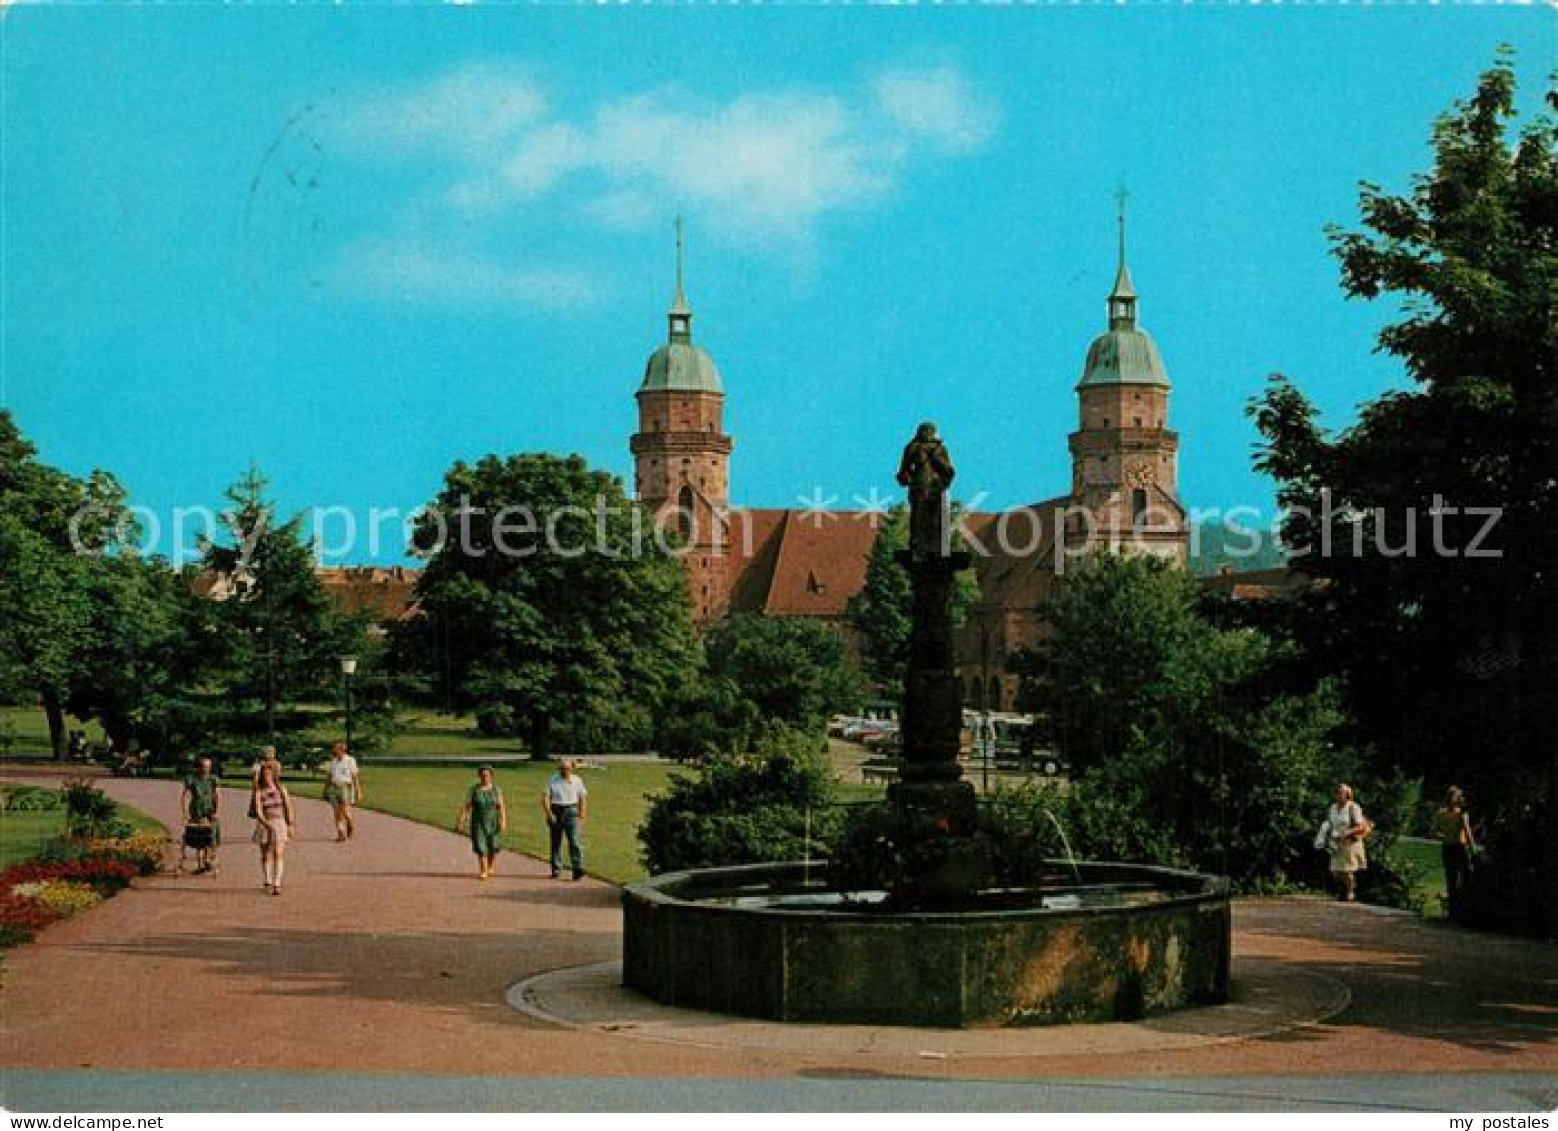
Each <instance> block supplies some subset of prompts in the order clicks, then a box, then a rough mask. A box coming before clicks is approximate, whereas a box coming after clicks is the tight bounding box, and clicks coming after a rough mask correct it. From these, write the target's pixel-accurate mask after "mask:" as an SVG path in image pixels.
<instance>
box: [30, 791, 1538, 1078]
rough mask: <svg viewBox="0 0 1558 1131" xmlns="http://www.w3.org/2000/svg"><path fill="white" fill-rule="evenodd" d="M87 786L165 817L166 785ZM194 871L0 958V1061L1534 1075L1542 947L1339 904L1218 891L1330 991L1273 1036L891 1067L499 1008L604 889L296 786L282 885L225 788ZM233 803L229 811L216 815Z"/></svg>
mask: <svg viewBox="0 0 1558 1131" xmlns="http://www.w3.org/2000/svg"><path fill="white" fill-rule="evenodd" d="M106 788H108V790H109V791H110V792H111V793H112V794H113V795H114V796H115V797H117V798H119V799H121V800H123V801H126V802H128V803H130V804H133V805H135V806H137V807H139V808H141V809H143V810H145V811H147V812H149V813H152V814H153V815H155V816H157V817H158V818H159V819H162V820H163V821H165V822H167V823H168V824H169V826H170V827H173V826H174V825H175V824H176V822H177V787H176V786H174V785H172V784H170V783H166V782H145V781H112V782H108V783H106ZM224 804H225V806H226V808H227V810H228V812H229V814H230V816H229V818H228V820H227V834H228V838H229V843H228V845H227V847H226V849H225V850H224V853H223V856H222V862H221V871H220V873H219V874H218V875H216V876H202V877H198V878H197V877H186V878H182V879H175V878H172V877H167V876H158V877H154V878H152V879H149V880H145V881H141V882H140V884H139V886H138V887H137V888H136V889H135V890H132V891H129V892H126V893H124V894H122V895H120V896H118V897H116V898H114V899H112V900H110V901H109V902H107V903H105V904H104V905H103V906H101V907H99V908H97V909H95V910H93V911H91V912H89V913H87V914H85V915H81V916H79V917H77V918H75V919H72V920H69V921H66V922H64V923H60V924H57V925H56V926H53V927H51V928H49V929H48V930H47V931H45V932H44V933H43V935H42V936H41V937H40V938H39V940H38V941H37V942H35V943H33V944H30V945H27V946H23V947H18V948H16V949H14V950H12V951H10V952H8V953H7V954H6V955H5V958H4V980H3V985H0V1065H4V1066H7V1067H16V1068H20V1067H31V1068H71V1067H88V1066H90V1067H93V1068H125V1069H156V1068H185V1069H217V1068H272V1069H295V1070H308V1069H315V1070H320V1071H331V1070H342V1071H344V1070H355V1071H386V1072H416V1073H491V1074H506V1075H529V1074H536V1075H597V1076H631V1075H780V1074H793V1073H802V1072H804V1073H809V1074H818V1073H832V1072H842V1071H846V1070H855V1071H860V1072H868V1073H869V1072H879V1073H886V1074H905V1075H907V1074H914V1075H920V1076H926V1075H967V1076H980V1077H990V1076H1038V1075H1044V1076H1080V1075H1117V1076H1143V1075H1150V1074H1159V1073H1161V1074H1213V1073H1222V1074H1244V1073H1248V1074H1274V1073H1317V1072H1402V1073H1410V1072H1444V1071H1454V1070H1480V1071H1503V1072H1522V1071H1544V1070H1546V1071H1551V1069H1552V1068H1553V1066H1554V1063H1555V1046H1554V1038H1555V1036H1558V953H1555V948H1554V947H1553V946H1551V945H1547V944H1542V943H1537V942H1530V941H1521V940H1512V939H1503V938H1498V937H1495V936H1489V935H1481V934H1476V933H1473V932H1467V931H1459V930H1455V929H1452V928H1449V927H1445V926H1435V925H1430V924H1423V923H1420V922H1417V921H1415V920H1412V919H1410V918H1407V917H1404V916H1400V915H1394V914H1385V913H1380V912H1376V911H1371V910H1369V909H1365V908H1361V907H1351V906H1338V905H1334V904H1329V903H1324V902H1320V901H1313V900H1284V901H1253V902H1247V903H1242V904H1240V905H1239V906H1238V907H1237V910H1236V915H1235V923H1236V927H1235V949H1236V952H1237V954H1238V956H1239V958H1240V960H1241V961H1244V962H1259V963H1283V964H1293V963H1296V964H1301V965H1303V966H1305V967H1306V968H1308V969H1311V970H1317V971H1320V972H1322V973H1325V974H1327V975H1329V976H1331V977H1333V978H1336V979H1338V980H1341V981H1343V982H1345V983H1346V984H1347V986H1348V988H1349V989H1350V991H1351V993H1352V995H1353V1002H1352V1005H1351V1006H1350V1007H1349V1008H1348V1009H1347V1010H1345V1011H1344V1012H1343V1013H1342V1014H1340V1015H1339V1016H1337V1017H1335V1018H1333V1019H1331V1020H1330V1021H1329V1022H1326V1023H1324V1024H1320V1025H1315V1026H1311V1027H1307V1028H1304V1029H1299V1030H1296V1031H1293V1032H1290V1033H1287V1034H1285V1035H1282V1036H1277V1037H1270V1038H1261V1039H1254V1040H1248V1041H1241V1042H1238V1043H1235V1044H1225V1045H1218V1046H1212V1047H1207V1048H1201V1049H1190V1050H1178V1051H1174V1052H1165V1053H1162V1054H1157V1055H1152V1056H1146V1057H1143V1056H1141V1055H1139V1054H1138V1055H1133V1056H1129V1057H1126V1056H1109V1055H1102V1056H1096V1055H1094V1056H1088V1057H1085V1058H1084V1057H1072V1056H1060V1057H1057V1056H1053V1055H1051V1056H1046V1057H1043V1058H1041V1059H1040V1058H1035V1059H1031V1060H1030V1059H1022V1058H1003V1059H999V1060H989V1061H977V1060H959V1061H926V1060H913V1061H904V1060H900V1061H892V1060H888V1059H884V1058H881V1057H877V1058H862V1057H859V1056H855V1055H849V1056H845V1055H842V1054H841V1053H840V1051H839V1050H830V1049H828V1048H826V1047H819V1048H818V1049H816V1051H815V1053H813V1054H810V1055H806V1056H796V1055H780V1054H756V1055H754V1054H752V1053H741V1052H736V1051H727V1050H722V1049H715V1048H710V1049H703V1048H689V1047H685V1046H672V1045H664V1044H657V1043H654V1042H650V1041H644V1040H635V1039H632V1038H629V1037H617V1036H610V1035H603V1034H601V1033H595V1032H579V1031H573V1030H565V1029H557V1028H551V1027H548V1026H546V1025H544V1024H542V1023H540V1022H536V1021H533V1020H530V1019H528V1018H526V1017H525V1016H524V1015H522V1014H520V1013H517V1012H516V1011H514V1010H513V1009H511V1008H509V1006H508V1005H506V1004H505V1002H504V991H505V990H506V989H507V987H508V986H510V985H512V984H513V983H515V982H517V981H519V980H521V979H523V978H525V977H527V976H529V975H532V974H535V973H539V972H542V971H546V970H551V969H556V968H558V967H563V966H573V965H578V964H581V963H587V962H600V961H603V960H606V959H612V958H616V957H618V956H619V955H620V933H619V918H620V913H619V909H618V902H617V891H616V889H615V888H613V887H610V886H608V885H605V884H601V883H597V882H595V881H584V882H582V883H572V882H568V881H554V880H551V879H549V878H548V877H547V875H546V867H545V865H544V864H542V863H540V862H538V861H535V860H531V859H529V858H526V857H520V856H514V855H507V856H505V857H503V858H502V861H501V867H502V870H503V874H502V875H501V876H499V877H498V878H497V879H496V880H494V881H491V882H488V883H480V882H478V881H477V879H476V878H475V875H474V871H475V868H474V858H473V857H472V855H471V853H470V851H469V847H468V845H467V843H466V842H465V840H464V839H463V838H458V837H455V836H453V835H451V834H449V833H447V832H441V831H439V830H436V829H432V828H428V827H426V826H423V825H418V824H414V823H412V822H409V821H404V820H400V819H398V818H394V817H388V816H384V815H381V814H377V813H362V814H361V815H360V819H359V823H358V834H357V837H356V838H355V839H354V840H352V841H350V842H348V843H346V844H336V843H334V841H333V839H332V836H333V834H332V830H331V825H330V818H329V811H328V808H327V807H326V806H325V805H324V804H323V803H321V802H318V801H312V800H300V801H299V819H300V827H299V837H298V839H297V840H296V841H294V843H293V844H292V845H291V846H290V848H289V851H288V862H287V882H286V889H287V890H286V894H285V895H284V896H282V897H280V898H270V897H267V896H266V895H265V894H264V892H263V891H262V890H261V888H260V873H259V865H258V860H257V856H258V853H257V850H256V849H255V848H254V847H253V846H252V845H250V844H249V843H248V841H247V835H248V831H249V822H248V821H246V820H244V819H242V811H243V806H244V798H243V797H242V795H240V794H229V795H228V796H227V798H226V799H225V802H224ZM231 814H238V816H237V818H236V819H235V818H234V817H233V816H231Z"/></svg>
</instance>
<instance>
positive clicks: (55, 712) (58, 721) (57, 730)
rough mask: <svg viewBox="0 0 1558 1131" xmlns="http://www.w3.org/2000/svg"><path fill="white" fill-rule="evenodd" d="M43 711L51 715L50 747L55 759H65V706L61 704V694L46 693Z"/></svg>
mask: <svg viewBox="0 0 1558 1131" xmlns="http://www.w3.org/2000/svg"><path fill="white" fill-rule="evenodd" d="M43 711H44V714H46V715H47V716H48V717H49V747H50V749H51V750H52V751H53V754H54V760H55V761H56V762H63V761H64V760H65V708H64V707H63V706H62V705H61V704H60V701H59V696H57V695H52V694H51V695H45V696H44V697H43Z"/></svg>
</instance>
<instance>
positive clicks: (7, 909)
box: [0, 833, 166, 949]
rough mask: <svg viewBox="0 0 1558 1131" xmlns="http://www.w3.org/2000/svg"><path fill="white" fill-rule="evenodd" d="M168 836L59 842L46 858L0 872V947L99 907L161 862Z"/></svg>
mask: <svg viewBox="0 0 1558 1131" xmlns="http://www.w3.org/2000/svg"><path fill="white" fill-rule="evenodd" d="M165 843H166V842H165V839H164V838H163V837H160V836H155V835H152V834H149V833H143V834H140V835H138V836H132V837H126V838H123V839H113V840H103V839H98V840H89V841H73V840H61V841H56V842H55V843H54V844H52V845H50V846H49V850H48V851H46V852H45V855H44V858H39V859H35V860H28V861H25V862H24V863H21V864H15V865H12V866H11V867H9V868H7V869H5V871H3V872H0V949H3V948H5V947H8V946H12V945H14V944H16V943H20V942H26V941H28V940H29V939H31V938H32V937H33V936H34V935H36V934H37V933H38V932H39V931H40V930H42V929H43V928H44V927H47V926H48V925H49V924H50V923H53V922H55V921H56V920H58V919H63V918H67V917H69V916H71V915H74V914H76V913H77V912H80V911H85V910H87V909H88V908H91V907H95V906H97V905H98V904H99V903H101V902H102V901H103V900H104V899H107V898H108V897H109V896H111V895H113V894H114V893H115V892H118V891H122V890H123V889H124V888H125V887H127V886H128V885H129V883H130V880H131V878H133V877H134V876H137V875H143V876H144V875H150V874H151V873H153V872H155V871H157V869H158V868H159V867H160V866H161V863H162V854H163V846H164V844H165Z"/></svg>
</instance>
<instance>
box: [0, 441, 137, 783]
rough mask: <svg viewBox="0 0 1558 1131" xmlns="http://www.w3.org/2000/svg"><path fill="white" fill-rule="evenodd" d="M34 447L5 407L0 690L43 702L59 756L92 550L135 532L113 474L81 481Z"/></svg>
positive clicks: (0, 463)
mask: <svg viewBox="0 0 1558 1131" xmlns="http://www.w3.org/2000/svg"><path fill="white" fill-rule="evenodd" d="M36 454H37V453H36V449H35V448H34V447H33V446H32V445H31V444H30V443H29V442H28V441H27V439H26V438H25V437H24V436H23V435H22V433H21V431H20V429H18V428H17V427H16V423H15V421H14V420H13V419H12V417H11V414H10V413H9V412H6V411H4V410H0V694H4V696H5V697H6V698H10V699H15V698H18V697H22V696H35V697H36V698H37V699H38V701H40V702H41V703H42V704H43V708H44V711H45V713H46V714H47V716H48V721H49V738H50V743H51V745H52V747H53V751H54V756H55V757H56V758H63V757H64V756H65V710H66V702H67V699H68V698H69V697H70V694H71V688H72V685H73V684H75V683H77V682H78V681H79V678H80V677H81V675H82V673H83V672H84V671H86V670H88V653H89V645H90V640H91V634H92V629H93V620H92V613H93V610H92V607H91V602H90V600H89V596H88V589H87V578H88V577H89V575H90V574H91V572H92V570H93V568H94V564H95V563H94V558H93V556H92V555H95V554H103V553H107V552H111V551H112V550H114V549H115V548H116V547H117V545H118V540H119V535H120V534H122V533H129V532H130V530H129V528H128V527H127V526H125V525H123V524H122V521H121V520H122V519H123V502H124V492H123V490H122V489H121V488H120V487H119V485H118V483H116V482H115V481H114V479H113V477H112V476H110V475H108V474H106V473H104V472H100V471H94V472H93V473H92V474H91V475H90V476H88V477H87V478H86V479H84V480H82V479H76V478H74V477H72V476H69V475H66V474H65V473H64V472H62V471H59V470H57V469H55V468H53V467H50V466H48V465H47V464H43V463H40V462H39V461H38V460H37V459H36V458H35V456H36Z"/></svg>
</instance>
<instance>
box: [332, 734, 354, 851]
mask: <svg viewBox="0 0 1558 1131" xmlns="http://www.w3.org/2000/svg"><path fill="white" fill-rule="evenodd" d="M325 800H326V801H328V802H330V807H331V808H332V809H334V810H335V839H336V840H350V839H351V835H352V833H353V832H355V831H356V829H355V827H354V826H353V824H352V806H353V805H356V804H359V803H360V802H361V801H362V779H361V778H360V777H358V776H357V759H356V758H353V757H352V756H351V753H350V752H349V751H348V750H347V749H346V743H344V742H337V743H336V744H335V747H334V749H332V750H331V752H330V780H329V781H328V782H326V783H325Z"/></svg>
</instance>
